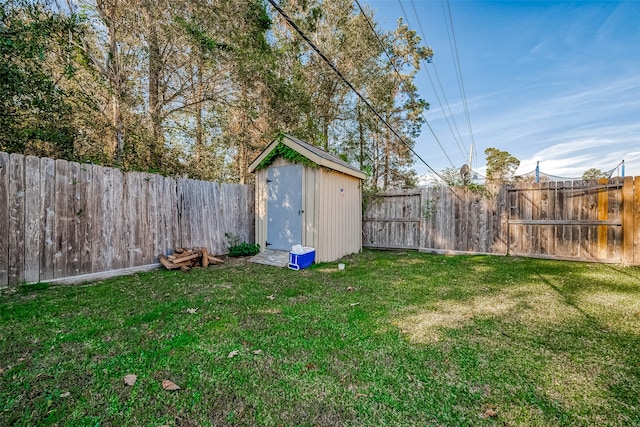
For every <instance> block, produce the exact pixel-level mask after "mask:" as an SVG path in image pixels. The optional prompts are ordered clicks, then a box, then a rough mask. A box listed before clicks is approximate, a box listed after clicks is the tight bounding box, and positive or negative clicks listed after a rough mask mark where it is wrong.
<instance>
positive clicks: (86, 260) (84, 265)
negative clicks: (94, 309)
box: [75, 164, 95, 274]
mask: <svg viewBox="0 0 640 427" xmlns="http://www.w3.org/2000/svg"><path fill="white" fill-rule="evenodd" d="M92 172H93V166H91V165H89V164H83V165H80V172H79V175H78V183H77V184H76V196H77V199H76V209H75V210H76V216H77V220H78V228H77V232H78V253H79V256H80V267H79V268H80V274H89V273H91V272H92V271H93V265H92V258H93V256H92V254H91V245H92V242H91V221H92V218H91V209H92V207H93V204H94V203H95V197H94V194H93V192H92V191H91V185H92V178H93V173H92Z"/></svg>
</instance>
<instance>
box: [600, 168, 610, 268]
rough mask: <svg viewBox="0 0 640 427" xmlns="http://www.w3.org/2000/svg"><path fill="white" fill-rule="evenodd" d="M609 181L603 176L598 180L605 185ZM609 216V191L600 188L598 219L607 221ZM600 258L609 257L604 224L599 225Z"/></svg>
mask: <svg viewBox="0 0 640 427" xmlns="http://www.w3.org/2000/svg"><path fill="white" fill-rule="evenodd" d="M607 182H608V180H607V178H602V179H600V181H598V183H599V184H601V185H604V184H606V183H607ZM608 218H609V192H608V191H607V189H606V188H602V189H600V190H598V220H599V221H606V220H607V219H608ZM598 258H599V259H606V258H607V227H605V226H604V225H601V226H598Z"/></svg>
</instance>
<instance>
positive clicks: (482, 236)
mask: <svg viewBox="0 0 640 427" xmlns="http://www.w3.org/2000/svg"><path fill="white" fill-rule="evenodd" d="M492 191H493V193H494V196H492V197H484V196H482V195H480V194H477V193H473V192H471V191H469V190H465V189H460V188H448V187H439V188H427V189H423V190H421V191H420V192H416V191H415V190H408V191H405V192H402V191H399V192H398V191H396V192H393V193H390V194H378V195H375V196H373V197H372V198H371V201H370V202H369V203H368V204H367V205H366V207H365V210H364V218H363V235H364V236H365V239H364V242H363V244H364V246H373V247H390V248H391V247H397V248H401V247H408V248H422V249H425V250H430V251H434V252H445V253H450V252H462V253H495V254H511V255H522V256H534V257H542V258H558V259H571V260H584V261H598V262H618V263H620V262H623V263H628V264H640V255H638V250H639V249H640V209H639V208H640V196H639V194H640V181H639V179H638V178H635V179H634V178H626V179H625V180H624V182H623V181H622V180H620V179H612V180H606V179H605V180H603V181H601V182H599V183H596V182H587V181H575V182H571V181H566V182H550V183H540V184H526V185H516V186H502V187H498V188H493V189H492ZM408 200H411V209H409V207H408V206H409V205H408ZM407 212H411V215H412V216H411V217H407ZM412 226H413V227H416V228H417V229H416V230H413V229H411V234H409V233H407V232H406V230H407V229H409V228H411V227H412Z"/></svg>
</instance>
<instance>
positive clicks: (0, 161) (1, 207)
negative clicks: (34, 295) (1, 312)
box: [0, 152, 10, 288]
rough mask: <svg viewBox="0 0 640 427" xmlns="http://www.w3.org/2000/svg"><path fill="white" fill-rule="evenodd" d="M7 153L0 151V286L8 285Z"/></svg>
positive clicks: (8, 164) (8, 163)
mask: <svg viewBox="0 0 640 427" xmlns="http://www.w3.org/2000/svg"><path fill="white" fill-rule="evenodd" d="M9 166H10V162H9V154H7V153H2V152H0V288H5V287H7V286H9V200H10V198H9V169H10V167H9Z"/></svg>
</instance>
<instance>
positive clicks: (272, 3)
mask: <svg viewBox="0 0 640 427" xmlns="http://www.w3.org/2000/svg"><path fill="white" fill-rule="evenodd" d="M267 1H268V2H269V3H270V4H271V6H273V7H274V8H275V9H276V10H277V11H278V13H279V14H280V15H282V17H283V18H284V19H285V20H286V21H287V22H288V23H289V25H290V26H291V28H293V29H294V30H295V31H296V32H297V33H298V34H299V35H300V37H302V38H303V39H304V41H306V42H307V43H308V44H309V46H311V48H312V49H313V50H314V51H315V52H316V53H317V54H318V55H319V56H320V58H322V60H323V61H324V62H326V63H327V65H329V67H331V69H332V70H333V71H334V72H335V73H336V74H337V75H338V77H340V79H342V81H343V82H344V83H345V84H346V85H347V86H349V88H350V89H351V90H352V91H353V92H354V93H355V94H356V95H358V98H360V99H361V100H362V102H364V104H365V105H366V106H367V107H368V108H369V109H370V110H371V111H372V112H373V114H375V116H376V117H377V118H378V119H379V120H380V121H381V122H382V123H384V124H385V125H386V126H387V127H388V128H389V130H390V131H391V132H392V133H393V134H394V135H395V136H396V137H397V138H398V139H399V140H400V142H402V143H403V144H404V145H405V146H406V147H407V148H408V149H409V150H410V151H411V152H412V153H413V154H414V155H415V156H416V157H417V158H418V159H419V160H420V161H421V162H422V163H424V165H425V166H426V167H427V168H429V170H430V171H431V172H433V173H434V174H436V176H438V178H440V179H441V180H443V181H445V182H446V180H445V179H444V177H443V176H442V175H440V173H438V171H436V170H435V169H434V168H432V167H431V166H430V165H429V164H428V163H427V162H425V161H424V159H423V158H422V157H420V156H419V155H418V153H416V152H415V150H414V149H413V148H412V147H411V146H410V145H409V144H408V143H407V142H406V141H405V140H404V138H402V136H400V134H398V132H396V130H395V129H394V128H393V127H392V126H391V125H390V124H389V123H387V121H386V120H385V119H384V118H383V117H382V116H381V115H380V113H378V112H377V111H376V109H375V108H373V106H372V105H371V104H370V103H369V101H368V100H367V99H366V98H365V97H364V96H362V95H361V94H360V92H358V91H357V90H356V88H355V87H354V86H353V85H352V84H351V82H350V81H349V80H347V78H346V77H345V76H343V75H342V73H341V72H340V71H339V70H338V69H337V68H336V66H335V65H333V63H332V62H331V61H330V60H329V58H327V57H326V56H325V54H324V53H322V51H321V50H320V49H319V48H318V47H317V46H316V45H315V44H314V43H313V42H312V41H311V40H310V39H309V37H308V36H307V35H306V34H305V33H304V32H303V31H302V30H301V29H300V27H298V25H296V23H295V22H294V21H293V19H291V18H290V17H289V15H287V13H286V12H285V11H284V10H283V9H282V8H281V7H280V6H279V5H278V4H277V3H276V2H275V1H274V0H267Z"/></svg>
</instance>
